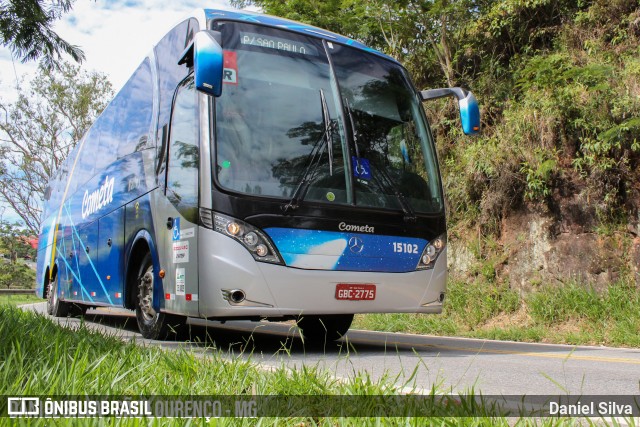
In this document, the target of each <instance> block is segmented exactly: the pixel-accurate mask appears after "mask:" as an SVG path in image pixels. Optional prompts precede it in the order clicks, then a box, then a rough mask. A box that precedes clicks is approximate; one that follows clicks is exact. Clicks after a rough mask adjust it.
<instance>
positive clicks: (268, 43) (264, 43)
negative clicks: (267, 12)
mask: <svg viewBox="0 0 640 427" xmlns="http://www.w3.org/2000/svg"><path fill="white" fill-rule="evenodd" d="M240 43H241V44H243V45H247V46H258V47H264V48H267V49H274V50H280V51H284V52H291V53H298V54H301V55H314V56H318V50H317V49H316V48H315V46H313V45H312V44H310V43H300V42H297V41H293V40H288V39H283V38H281V37H273V36H265V35H263V34H255V33H245V32H241V33H240Z"/></svg>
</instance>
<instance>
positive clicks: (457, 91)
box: [420, 87, 469, 101]
mask: <svg viewBox="0 0 640 427" xmlns="http://www.w3.org/2000/svg"><path fill="white" fill-rule="evenodd" d="M468 93H469V91H467V90H464V89H462V88H461V87H451V88H441V89H428V90H423V91H422V92H420V95H421V96H422V100H423V101H427V100H429V99H437V98H444V97H445V96H455V97H456V98H457V99H458V101H461V100H463V99H465V98H466V97H467V94H468Z"/></svg>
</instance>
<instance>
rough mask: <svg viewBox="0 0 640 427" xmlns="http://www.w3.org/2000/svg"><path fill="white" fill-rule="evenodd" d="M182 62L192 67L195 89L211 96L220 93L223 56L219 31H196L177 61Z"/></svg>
mask: <svg viewBox="0 0 640 427" xmlns="http://www.w3.org/2000/svg"><path fill="white" fill-rule="evenodd" d="M182 64H185V65H186V66H187V67H193V73H194V74H195V78H194V80H195V84H196V89H197V90H199V91H200V92H204V93H206V94H209V95H213V96H220V95H222V72H223V70H224V58H223V53H222V46H220V33H219V32H216V31H211V30H203V31H199V32H197V33H196V35H195V36H194V37H193V41H192V42H191V44H189V46H188V47H187V48H186V49H185V51H184V53H183V54H182V57H181V58H180V61H178V65H182Z"/></svg>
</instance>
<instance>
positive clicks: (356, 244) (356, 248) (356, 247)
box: [349, 237, 364, 254]
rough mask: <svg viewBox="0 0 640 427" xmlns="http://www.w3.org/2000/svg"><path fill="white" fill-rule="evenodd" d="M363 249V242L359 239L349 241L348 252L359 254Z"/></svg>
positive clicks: (354, 238) (353, 238)
mask: <svg viewBox="0 0 640 427" xmlns="http://www.w3.org/2000/svg"><path fill="white" fill-rule="evenodd" d="M363 249H364V242H363V241H362V239H361V238H359V237H352V238H350V239H349V250H350V251H351V252H353V253H354V254H359V253H360V252H362V250H363Z"/></svg>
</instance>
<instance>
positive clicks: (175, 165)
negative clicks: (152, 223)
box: [166, 79, 199, 223]
mask: <svg viewBox="0 0 640 427" xmlns="http://www.w3.org/2000/svg"><path fill="white" fill-rule="evenodd" d="M198 129H199V128H198V110H197V94H196V91H195V86H194V83H193V79H190V80H189V81H188V83H187V84H183V85H181V86H180V87H179V88H178V93H177V95H176V97H175V103H174V105H173V113H172V115H171V130H170V136H169V158H168V159H167V162H168V165H167V192H166V194H167V197H168V198H169V200H170V201H171V203H173V205H174V206H175V207H176V208H177V209H178V212H180V214H181V215H182V216H184V218H185V219H186V220H187V221H190V222H193V223H196V222H197V221H198V163H199V146H198V136H199V132H198Z"/></svg>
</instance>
